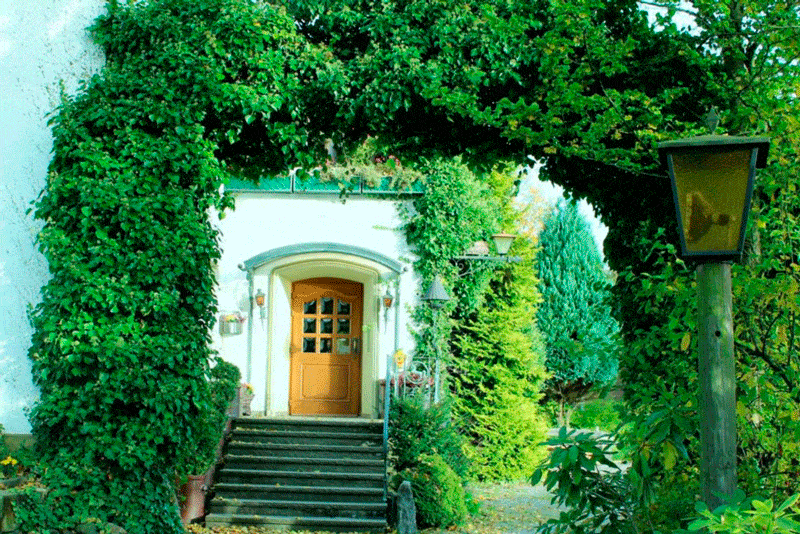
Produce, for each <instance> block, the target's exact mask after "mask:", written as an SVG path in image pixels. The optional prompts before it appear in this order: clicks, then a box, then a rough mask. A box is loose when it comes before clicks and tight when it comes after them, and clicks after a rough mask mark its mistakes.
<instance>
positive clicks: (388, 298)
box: [383, 289, 394, 309]
mask: <svg viewBox="0 0 800 534" xmlns="http://www.w3.org/2000/svg"><path fill="white" fill-rule="evenodd" d="M393 303H394V297H393V296H392V294H391V293H389V290H388V289H387V290H386V294H385V295H383V306H384V307H385V308H387V309H388V308H391V307H392V304H393Z"/></svg>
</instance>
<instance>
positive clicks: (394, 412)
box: [389, 394, 469, 480]
mask: <svg viewBox="0 0 800 534" xmlns="http://www.w3.org/2000/svg"><path fill="white" fill-rule="evenodd" d="M390 420H391V423H390V425H389V447H390V449H389V450H390V459H391V463H392V466H393V468H394V470H395V471H396V472H400V471H404V470H407V469H414V468H415V467H416V466H417V465H418V464H419V462H420V458H421V457H423V456H424V455H431V454H436V455H439V456H440V457H441V458H442V459H443V460H444V461H445V462H446V463H447V465H448V466H450V468H451V469H452V470H453V471H454V472H455V473H456V475H457V476H458V477H459V478H460V479H462V480H463V478H464V477H465V476H466V475H467V473H468V471H469V466H468V463H467V459H466V457H465V456H464V452H463V449H462V447H463V445H464V438H463V437H462V436H461V435H460V434H459V433H458V429H457V427H456V426H455V424H454V423H453V419H452V415H451V410H450V402H448V401H445V402H442V403H440V404H434V405H432V406H428V402H427V398H426V396H425V395H423V394H411V395H407V396H404V397H400V398H397V399H393V401H392V407H391V414H390Z"/></svg>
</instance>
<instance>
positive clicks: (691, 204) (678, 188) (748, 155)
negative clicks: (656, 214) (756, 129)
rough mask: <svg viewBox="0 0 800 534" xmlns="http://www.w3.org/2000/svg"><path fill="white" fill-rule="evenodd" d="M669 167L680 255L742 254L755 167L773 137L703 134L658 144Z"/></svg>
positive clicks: (709, 258) (727, 257)
mask: <svg viewBox="0 0 800 534" xmlns="http://www.w3.org/2000/svg"><path fill="white" fill-rule="evenodd" d="M658 152H659V156H660V158H661V161H662V164H663V165H664V166H665V167H666V168H667V170H668V172H669V177H670V181H671V182H672V193H673V197H674V200H675V210H676V214H677V218H678V225H679V228H680V237H681V255H682V257H684V258H687V259H688V258H691V259H695V260H698V261H705V262H714V261H734V260H737V259H739V258H740V257H741V255H742V249H743V246H744V236H745V230H746V229H747V215H748V213H749V211H750V200H751V198H752V194H753V179H754V176H755V170H756V168H763V167H765V166H766V163H767V154H768V152H769V138H767V137H734V136H727V135H703V136H699V137H692V138H689V139H681V140H677V141H667V142H665V143H659V144H658Z"/></svg>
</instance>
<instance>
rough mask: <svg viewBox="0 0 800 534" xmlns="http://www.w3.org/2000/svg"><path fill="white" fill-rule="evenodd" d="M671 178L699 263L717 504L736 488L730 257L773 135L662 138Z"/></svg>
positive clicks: (704, 416)
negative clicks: (770, 137)
mask: <svg viewBox="0 0 800 534" xmlns="http://www.w3.org/2000/svg"><path fill="white" fill-rule="evenodd" d="M658 151H659V156H660V158H661V161H662V164H663V165H664V166H665V167H666V168H667V170H668V172H669V176H670V181H671V182H672V192H673V198H674V201H675V211H676V215H677V218H678V226H679V228H680V237H681V256H682V257H683V258H684V259H686V260H694V261H696V262H697V263H698V266H697V274H696V276H697V308H698V318H697V325H698V345H699V359H698V371H699V380H700V406H699V412H700V449H701V451H700V477H701V481H700V482H701V488H702V497H703V500H704V501H705V502H706V503H707V504H708V506H709V508H711V509H712V510H713V509H714V508H716V507H717V506H719V505H720V504H722V503H723V502H724V500H725V498H726V497H731V496H732V495H733V493H734V491H735V489H736V374H735V359H734V353H733V317H732V315H733V312H732V299H731V264H730V262H732V261H736V260H738V259H739V258H741V255H742V249H743V246H744V235H745V230H746V229H747V216H748V213H749V211H750V200H751V197H752V192H753V179H754V176H755V169H756V168H763V167H765V166H766V162H767V154H768V152H769V138H766V137H733V136H727V135H704V136H699V137H693V138H689V139H683V140H677V141H668V142H664V143H660V144H659V145H658Z"/></svg>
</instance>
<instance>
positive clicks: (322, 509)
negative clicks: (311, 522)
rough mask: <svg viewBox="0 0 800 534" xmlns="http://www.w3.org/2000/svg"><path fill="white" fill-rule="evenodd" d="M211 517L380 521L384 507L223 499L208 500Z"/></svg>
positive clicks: (382, 504)
mask: <svg viewBox="0 0 800 534" xmlns="http://www.w3.org/2000/svg"><path fill="white" fill-rule="evenodd" d="M211 513H212V514H232V515H259V516H286V515H288V516H294V517H297V516H305V517H310V516H315V517H317V516H318V517H347V518H370V519H383V518H385V517H386V504H384V503H383V502H380V503H363V502H347V501H342V502H336V501H291V500H288V501H287V500H274V499H271V500H270V499H267V500H264V499H226V498H221V497H217V498H214V499H213V500H212V501H211Z"/></svg>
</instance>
